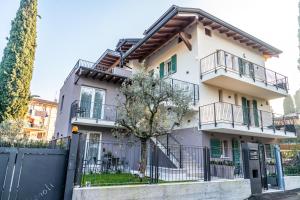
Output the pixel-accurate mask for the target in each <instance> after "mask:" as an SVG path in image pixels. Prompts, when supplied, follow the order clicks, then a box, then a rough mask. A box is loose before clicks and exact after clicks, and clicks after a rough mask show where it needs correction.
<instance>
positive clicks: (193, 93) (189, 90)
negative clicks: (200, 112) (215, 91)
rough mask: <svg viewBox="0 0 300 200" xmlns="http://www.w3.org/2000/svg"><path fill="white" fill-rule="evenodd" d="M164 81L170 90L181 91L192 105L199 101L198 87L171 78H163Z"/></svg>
mask: <svg viewBox="0 0 300 200" xmlns="http://www.w3.org/2000/svg"><path fill="white" fill-rule="evenodd" d="M164 80H165V81H166V82H167V83H169V84H170V86H171V88H172V89H179V90H182V91H183V93H185V95H187V96H189V97H190V99H191V102H193V104H194V105H195V104H196V103H197V102H198V101H199V85H197V84H194V83H189V82H186V81H181V80H177V79H173V78H165V79H164Z"/></svg>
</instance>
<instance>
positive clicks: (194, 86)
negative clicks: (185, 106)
mask: <svg viewBox="0 0 300 200" xmlns="http://www.w3.org/2000/svg"><path fill="white" fill-rule="evenodd" d="M193 88H194V92H193V93H194V105H196V85H195V84H193Z"/></svg>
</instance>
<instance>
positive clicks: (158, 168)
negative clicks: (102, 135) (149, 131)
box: [81, 139, 210, 187]
mask: <svg viewBox="0 0 300 200" xmlns="http://www.w3.org/2000/svg"><path fill="white" fill-rule="evenodd" d="M84 146H85V151H84V159H83V162H82V167H81V169H82V170H81V172H82V175H81V186H82V187H86V186H104V185H122V184H145V183H161V182H172V181H176V182H177V181H198V180H205V181H209V180H210V167H209V166H210V153H209V149H208V148H207V147H196V146H180V147H179V146H169V150H170V154H171V152H179V151H181V152H182V155H181V166H179V165H178V160H175V159H173V158H172V157H171V156H170V154H169V155H167V153H166V151H165V149H164V148H162V147H161V146H159V145H158V144H156V143H154V142H153V141H152V142H149V143H148V145H147V167H146V168H145V173H144V174H142V173H141V163H140V160H141V157H140V151H141V145H140V142H119V141H118V142H117V141H102V140H99V139H95V140H93V139H89V140H86V143H85V145H84Z"/></svg>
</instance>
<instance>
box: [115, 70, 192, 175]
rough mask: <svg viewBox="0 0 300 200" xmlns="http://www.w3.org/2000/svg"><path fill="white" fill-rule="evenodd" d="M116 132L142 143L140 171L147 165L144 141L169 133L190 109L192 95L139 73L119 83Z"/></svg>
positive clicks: (157, 78)
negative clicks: (119, 97) (132, 137)
mask: <svg viewBox="0 0 300 200" xmlns="http://www.w3.org/2000/svg"><path fill="white" fill-rule="evenodd" d="M120 91H121V94H122V97H123V98H121V99H120V101H119V106H118V109H117V112H118V117H117V121H116V125H117V128H116V129H115V133H117V134H119V135H125V134H126V135H128V134H129V135H130V134H131V135H134V136H135V137H136V138H138V139H139V140H140V142H141V160H140V173H142V174H145V169H146V166H147V142H148V140H149V139H150V138H151V137H156V136H160V135H164V134H168V133H170V132H171V131H172V130H173V129H174V128H175V127H176V126H180V124H181V122H182V119H183V117H184V115H185V114H186V113H187V112H189V107H190V105H189V104H190V102H191V95H190V92H189V91H186V88H184V87H182V86H180V85H178V84H171V82H170V79H160V78H159V77H157V76H149V75H148V74H147V73H146V72H138V73H136V74H135V75H133V77H132V78H131V79H130V80H128V81H125V82H124V83H123V84H122V86H121V89H120Z"/></svg>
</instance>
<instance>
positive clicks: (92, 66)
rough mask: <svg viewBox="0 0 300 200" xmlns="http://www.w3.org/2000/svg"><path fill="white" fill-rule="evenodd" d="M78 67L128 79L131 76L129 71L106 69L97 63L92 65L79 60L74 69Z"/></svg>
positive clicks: (118, 68) (116, 68) (117, 68)
mask: <svg viewBox="0 0 300 200" xmlns="http://www.w3.org/2000/svg"><path fill="white" fill-rule="evenodd" d="M79 67H86V68H91V69H97V70H100V71H104V72H109V73H112V74H116V75H120V76H124V77H129V76H131V74H132V72H131V71H129V70H126V69H123V68H120V67H114V68H111V69H109V67H107V66H103V65H99V64H97V63H93V62H90V61H86V60H81V59H79V60H78V61H77V63H76V65H75V68H79Z"/></svg>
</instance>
